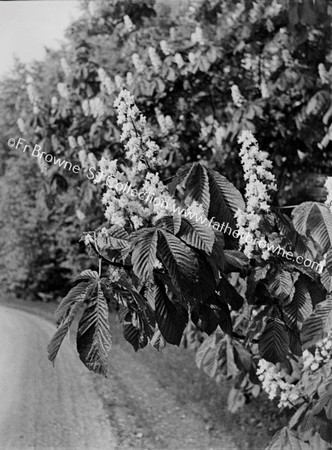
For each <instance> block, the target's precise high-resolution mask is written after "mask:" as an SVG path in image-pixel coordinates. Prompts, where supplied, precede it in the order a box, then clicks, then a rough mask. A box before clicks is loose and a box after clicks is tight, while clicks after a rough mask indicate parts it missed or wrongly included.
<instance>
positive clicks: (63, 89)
mask: <svg viewBox="0 0 332 450" xmlns="http://www.w3.org/2000/svg"><path fill="white" fill-rule="evenodd" d="M57 88H58V92H59V94H60V97H62V98H64V99H68V98H69V91H68V88H67V85H66V84H65V83H58V85H57Z"/></svg>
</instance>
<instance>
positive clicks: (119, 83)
mask: <svg viewBox="0 0 332 450" xmlns="http://www.w3.org/2000/svg"><path fill="white" fill-rule="evenodd" d="M114 82H115V86H116V88H117V89H118V90H119V91H120V90H121V89H122V88H123V86H124V81H123V78H122V76H121V75H115V77H114Z"/></svg>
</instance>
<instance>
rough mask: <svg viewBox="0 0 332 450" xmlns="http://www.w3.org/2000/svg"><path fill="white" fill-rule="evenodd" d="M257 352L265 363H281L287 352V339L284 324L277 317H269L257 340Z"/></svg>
mask: <svg viewBox="0 0 332 450" xmlns="http://www.w3.org/2000/svg"><path fill="white" fill-rule="evenodd" d="M258 348H259V352H260V355H261V357H262V358H264V359H266V361H269V362H272V363H273V364H276V363H277V362H281V361H283V360H284V359H285V358H286V356H287V355H288V352H289V337H288V333H287V331H286V327H285V324H284V323H283V322H282V321H281V320H280V319H278V318H277V317H269V318H268V319H267V322H266V327H265V329H264V331H263V334H262V336H261V338H260V340H259V344H258Z"/></svg>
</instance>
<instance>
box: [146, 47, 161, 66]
mask: <svg viewBox="0 0 332 450" xmlns="http://www.w3.org/2000/svg"><path fill="white" fill-rule="evenodd" d="M148 54H149V58H150V61H151V64H152V66H153V68H154V70H155V72H158V70H159V69H160V67H161V60H160V58H159V56H158V54H157V52H156V50H155V49H154V48H153V47H149V48H148Z"/></svg>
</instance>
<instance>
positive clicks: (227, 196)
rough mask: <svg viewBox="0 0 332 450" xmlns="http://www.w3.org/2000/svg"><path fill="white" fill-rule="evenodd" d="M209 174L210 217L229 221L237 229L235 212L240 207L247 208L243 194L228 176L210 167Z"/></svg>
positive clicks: (221, 221) (219, 220)
mask: <svg viewBox="0 0 332 450" xmlns="http://www.w3.org/2000/svg"><path fill="white" fill-rule="evenodd" d="M208 175H209V186H210V197H211V202H210V208H209V213H208V217H215V218H216V220H217V221H218V222H220V223H223V222H224V223H229V225H230V227H231V228H233V229H234V230H235V229H236V224H235V220H234V214H235V213H236V211H237V210H238V209H239V208H240V209H244V208H245V204H244V201H243V198H242V195H241V194H240V192H239V191H238V190H237V189H236V188H235V187H234V186H233V185H232V183H230V182H229V181H228V180H227V178H225V177H223V176H222V175H220V173H218V172H216V171H215V170H212V169H208Z"/></svg>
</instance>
